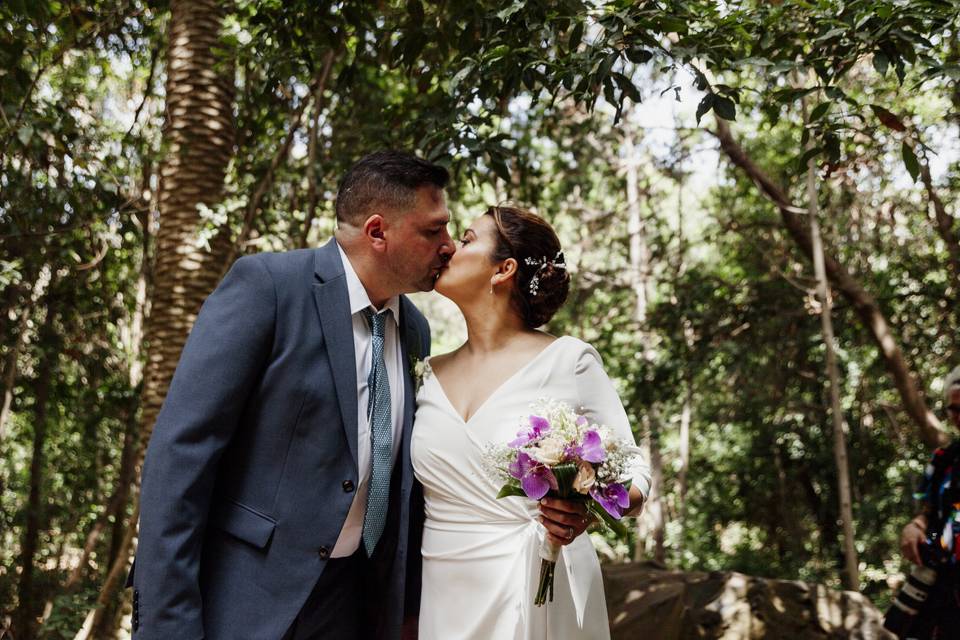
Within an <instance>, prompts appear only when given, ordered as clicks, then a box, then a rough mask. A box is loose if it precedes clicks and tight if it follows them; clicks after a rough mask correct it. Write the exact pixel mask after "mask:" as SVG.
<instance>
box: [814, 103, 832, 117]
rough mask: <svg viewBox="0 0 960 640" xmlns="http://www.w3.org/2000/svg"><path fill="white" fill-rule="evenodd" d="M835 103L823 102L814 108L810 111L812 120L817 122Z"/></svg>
mask: <svg viewBox="0 0 960 640" xmlns="http://www.w3.org/2000/svg"><path fill="white" fill-rule="evenodd" d="M832 105H833V103H832V102H821V103H820V104H818V105H817V106H815V107H814V108H813V111H811V112H810V122H816V121H817V120H819V119H820V118H822V117H823V116H824V115H825V114H826V113H827V111H829V110H830V107H831V106H832Z"/></svg>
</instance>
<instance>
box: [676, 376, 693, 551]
mask: <svg viewBox="0 0 960 640" xmlns="http://www.w3.org/2000/svg"><path fill="white" fill-rule="evenodd" d="M692 414H693V380H691V379H690V377H689V376H687V378H686V379H685V380H684V393H683V406H682V407H681V409H680V468H679V469H678V470H677V513H676V517H677V520H678V521H679V522H680V532H681V535H680V536H679V537H680V539H681V540H683V525H684V515H685V514H686V510H687V472H688V470H689V469H690V419H691V416H692Z"/></svg>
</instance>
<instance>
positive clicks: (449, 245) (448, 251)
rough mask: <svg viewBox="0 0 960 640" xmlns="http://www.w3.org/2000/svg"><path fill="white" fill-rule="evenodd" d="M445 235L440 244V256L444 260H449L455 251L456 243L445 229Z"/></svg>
mask: <svg viewBox="0 0 960 640" xmlns="http://www.w3.org/2000/svg"><path fill="white" fill-rule="evenodd" d="M443 234H444V236H446V237H445V238H444V240H443V244H441V245H440V251H439V253H440V258H441V259H442V260H444V261H446V260H449V259H450V258H451V257H452V256H453V254H455V253H456V252H457V245H456V243H455V242H454V241H453V238H451V237H450V234H449V233H447V232H446V231H444V232H443Z"/></svg>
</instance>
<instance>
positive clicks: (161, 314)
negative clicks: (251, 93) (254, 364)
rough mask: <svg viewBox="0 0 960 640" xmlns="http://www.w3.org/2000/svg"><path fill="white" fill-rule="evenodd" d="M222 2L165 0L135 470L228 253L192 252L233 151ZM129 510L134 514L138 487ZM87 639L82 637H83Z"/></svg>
mask: <svg viewBox="0 0 960 640" xmlns="http://www.w3.org/2000/svg"><path fill="white" fill-rule="evenodd" d="M226 5H227V3H226V2H218V1H217V0H171V2H170V24H169V31H168V46H167V81H166V96H167V98H166V123H165V124H164V131H163V143H164V146H165V148H166V149H167V153H166V156H165V157H164V160H163V164H162V165H161V167H160V189H159V195H158V201H159V210H160V224H159V230H158V232H157V236H156V263H155V264H154V266H153V278H154V282H153V295H152V299H151V300H150V308H151V310H150V313H149V315H148V317H147V320H146V326H145V332H144V333H145V343H146V344H145V346H146V366H145V368H144V374H143V390H142V393H141V407H142V411H141V415H140V437H139V438H138V446H137V448H136V454H135V456H134V468H135V469H136V470H137V471H138V472H139V470H140V468H141V466H142V464H143V457H144V453H145V452H146V446H147V442H148V440H149V436H150V433H151V432H152V430H153V425H154V423H155V422H156V418H157V415H158V414H159V413H160V407H161V406H162V405H163V400H164V397H165V396H166V393H167V388H168V386H169V384H170V380H171V378H172V377H173V372H174V370H175V369H176V366H177V362H178V360H179V358H180V351H181V350H182V349H183V345H184V343H186V340H187V336H188V335H189V333H190V329H191V328H192V327H193V323H194V320H195V319H196V317H197V313H198V312H199V310H200V306H201V304H202V303H203V301H204V299H205V298H206V297H207V295H209V294H210V292H211V291H213V289H214V287H215V286H216V285H217V282H218V281H219V279H220V267H221V265H222V264H223V261H224V259H225V256H226V255H228V254H229V252H230V242H229V234H228V233H218V234H216V236H215V238H214V239H213V241H212V242H211V246H210V247H209V248H204V247H198V246H197V242H196V241H197V237H198V232H199V231H200V229H201V228H202V226H203V224H204V221H203V220H202V219H201V217H200V214H199V212H198V209H197V207H198V205H201V204H204V205H208V206H212V205H215V204H216V203H217V202H218V201H219V200H220V198H221V195H222V193H223V185H224V178H225V176H226V171H227V165H228V164H229V162H230V159H231V157H232V156H233V150H234V122H233V102H234V65H233V62H232V60H228V59H224V58H223V57H222V56H220V55H218V54H217V51H216V49H217V47H218V45H219V39H220V29H221V26H222V23H223V17H224V14H225V9H226V8H227V6H226ZM133 499H134V513H135V514H137V513H139V488H138V487H137V488H135V491H134V495H133ZM136 524H137V518H136V517H133V518H131V521H130V523H129V525H128V527H127V531H126V533H125V534H124V535H123V537H122V538H121V541H120V545H119V548H118V549H116V553H117V557H116V561H115V562H114V563H113V564H112V565H111V567H110V570H109V572H108V578H107V580H106V582H105V584H104V585H103V588H102V590H101V593H100V597H99V598H98V601H97V608H96V610H95V611H94V612H93V613H92V618H91V619H89V620H88V624H85V629H86V630H87V633H88V634H89V633H93V634H95V635H97V634H99V633H101V632H102V631H101V630H100V627H101V624H102V621H103V616H104V613H105V609H106V605H107V604H108V603H109V602H111V601H112V598H113V594H114V592H115V590H116V589H117V588H118V586H119V584H120V577H121V576H122V574H123V573H125V570H126V567H127V565H128V564H129V561H130V551H131V549H132V547H133V539H134V537H135V531H136ZM83 635H84V634H81V637H82V636H83Z"/></svg>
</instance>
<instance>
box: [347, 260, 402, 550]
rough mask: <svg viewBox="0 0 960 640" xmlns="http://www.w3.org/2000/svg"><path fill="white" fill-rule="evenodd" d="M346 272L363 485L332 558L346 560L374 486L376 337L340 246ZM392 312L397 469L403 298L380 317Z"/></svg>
mask: <svg viewBox="0 0 960 640" xmlns="http://www.w3.org/2000/svg"><path fill="white" fill-rule="evenodd" d="M337 249H338V250H339V251H340V259H341V260H342V261H343V272H344V275H345V276H346V279H347V293H348V294H349V296H350V315H351V317H352V319H353V348H354V352H355V354H356V359H357V472H358V476H359V482H358V485H359V486H357V489H356V493H355V494H354V496H353V504H351V505H350V511H349V512H348V513H347V519H346V521H345V522H344V523H343V528H342V529H341V530H340V536H339V537H338V538H337V544H336V545H334V547H333V553H331V554H330V557H332V558H342V557H345V556H349V555H351V554H353V553H354V552H355V551H356V550H357V549H358V548H359V547H360V537H361V533H362V532H363V515H364V512H365V511H366V507H367V487H368V486H369V483H370V436H371V434H370V421H369V420H368V419H367V402H368V400H367V398H368V397H369V395H370V390H369V388H368V387H367V376H368V375H370V367H371V365H372V364H373V333H372V331H371V329H370V325H369V324H368V323H367V319H366V318H365V317H364V315H363V310H364V309H366V308H367V307H371V306H373V305H372V303H371V302H370V296H369V295H367V290H366V289H365V288H364V286H363V283H362V282H360V278H359V277H358V276H357V272H356V271H355V270H354V268H353V265H352V264H350V259H349V258H348V257H347V254H346V253H344V251H343V248H342V247H341V246H340V245H339V243H338V244H337ZM387 311H389V312H390V319H388V320H387V322H385V323H384V346H383V361H384V364H386V366H387V380H389V381H390V420H391V423H392V425H393V442H392V444H393V464H394V465H396V461H397V452H398V451H399V450H400V438H401V436H402V430H403V396H404V376H403V353H402V351H401V349H400V326H399V323H400V297H399V296H393V297H392V298H390V299H389V300H387V302H386V304H385V305H383V308H382V309H380V310H379V312H380V313H387Z"/></svg>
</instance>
